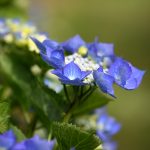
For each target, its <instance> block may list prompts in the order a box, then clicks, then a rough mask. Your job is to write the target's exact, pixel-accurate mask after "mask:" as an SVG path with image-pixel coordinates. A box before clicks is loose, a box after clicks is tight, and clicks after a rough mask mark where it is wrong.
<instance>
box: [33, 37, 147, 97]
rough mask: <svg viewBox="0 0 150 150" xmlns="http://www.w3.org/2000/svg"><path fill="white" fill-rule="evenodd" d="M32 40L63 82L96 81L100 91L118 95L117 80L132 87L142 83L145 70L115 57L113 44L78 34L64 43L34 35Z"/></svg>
mask: <svg viewBox="0 0 150 150" xmlns="http://www.w3.org/2000/svg"><path fill="white" fill-rule="evenodd" d="M32 40H33V41H34V43H35V44H36V45H37V47H38V48H39V50H40V54H41V56H42V58H43V60H44V61H45V62H47V63H48V64H49V65H50V66H52V67H53V68H54V70H53V71H52V73H53V74H55V75H56V76H58V77H59V80H60V81H61V82H62V83H63V84H68V85H75V86H81V85H95V84H96V85H97V86H98V87H99V88H100V89H101V91H103V92H104V93H106V94H109V95H111V96H113V97H115V94H114V89H113V84H114V83H116V84H117V85H119V86H120V87H122V88H124V89H127V90H133V89H136V88H137V87H138V86H139V85H140V83H141V81H142V78H143V75H144V73H145V71H142V70H140V69H137V68H135V67H134V66H133V65H132V64H131V63H129V62H127V61H125V60H124V59H122V58H120V57H118V56H116V55H115V54H114V46H113V44H111V43H101V42H98V41H97V40H96V41H94V42H93V43H86V42H85V41H84V40H83V39H82V38H81V37H80V36H79V35H76V36H74V37H72V38H70V39H69V40H67V41H65V42H62V43H58V42H56V41H52V40H50V39H46V40H44V41H43V42H40V41H39V40H38V39H36V38H35V37H32Z"/></svg>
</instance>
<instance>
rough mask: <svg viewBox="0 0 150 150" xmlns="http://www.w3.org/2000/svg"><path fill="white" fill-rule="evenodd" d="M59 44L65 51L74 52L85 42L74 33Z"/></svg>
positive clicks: (84, 44)
mask: <svg viewBox="0 0 150 150" xmlns="http://www.w3.org/2000/svg"><path fill="white" fill-rule="evenodd" d="M61 46H62V47H63V49H64V50H65V51H68V52H70V53H75V52H78V50H79V48H80V47H82V46H85V47H86V43H85V41H84V40H83V39H82V38H81V37H80V36H79V35H76V36H74V37H72V38H70V39H69V40H67V41H65V42H63V43H62V44H61Z"/></svg>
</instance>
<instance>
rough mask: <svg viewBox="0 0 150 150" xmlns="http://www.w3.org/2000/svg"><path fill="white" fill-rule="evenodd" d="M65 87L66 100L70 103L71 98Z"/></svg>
mask: <svg viewBox="0 0 150 150" xmlns="http://www.w3.org/2000/svg"><path fill="white" fill-rule="evenodd" d="M63 87H64V92H65V95H66V98H67V100H68V101H69V102H70V98H69V95H68V91H67V87H66V85H65V84H63Z"/></svg>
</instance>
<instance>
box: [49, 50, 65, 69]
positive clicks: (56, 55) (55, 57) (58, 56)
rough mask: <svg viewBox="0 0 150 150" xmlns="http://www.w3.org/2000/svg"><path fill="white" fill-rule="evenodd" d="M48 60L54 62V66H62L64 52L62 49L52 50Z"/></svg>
mask: <svg viewBox="0 0 150 150" xmlns="http://www.w3.org/2000/svg"><path fill="white" fill-rule="evenodd" d="M50 60H51V61H52V62H53V64H55V66H56V67H55V68H62V67H63V66H64V61H65V58H64V53H63V51H62V50H54V51H52V52H51V56H50Z"/></svg>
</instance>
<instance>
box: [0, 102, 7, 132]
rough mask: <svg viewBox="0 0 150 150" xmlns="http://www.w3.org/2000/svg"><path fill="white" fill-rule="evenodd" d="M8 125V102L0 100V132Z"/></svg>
mask: <svg viewBox="0 0 150 150" xmlns="http://www.w3.org/2000/svg"><path fill="white" fill-rule="evenodd" d="M8 125H9V103H8V102H5V101H0V132H1V133H3V132H5V131H6V130H7V129H8Z"/></svg>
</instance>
